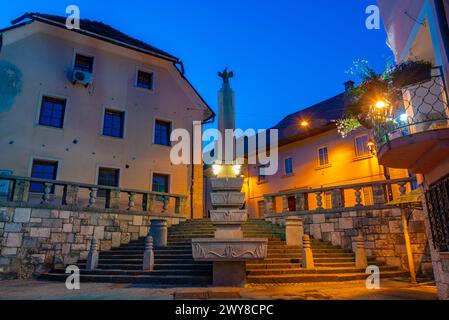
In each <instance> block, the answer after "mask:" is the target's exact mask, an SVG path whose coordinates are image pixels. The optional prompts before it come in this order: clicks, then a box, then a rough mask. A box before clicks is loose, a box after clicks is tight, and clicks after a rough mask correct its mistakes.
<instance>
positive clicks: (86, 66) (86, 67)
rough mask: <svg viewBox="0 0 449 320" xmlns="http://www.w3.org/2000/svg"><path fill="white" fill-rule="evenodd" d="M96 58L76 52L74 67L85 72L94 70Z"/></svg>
mask: <svg viewBox="0 0 449 320" xmlns="http://www.w3.org/2000/svg"><path fill="white" fill-rule="evenodd" d="M93 68H94V58H93V57H89V56H85V55H82V54H78V53H77V54H76V56H75V65H74V69H75V70H79V71H84V72H90V73H92V72H93Z"/></svg>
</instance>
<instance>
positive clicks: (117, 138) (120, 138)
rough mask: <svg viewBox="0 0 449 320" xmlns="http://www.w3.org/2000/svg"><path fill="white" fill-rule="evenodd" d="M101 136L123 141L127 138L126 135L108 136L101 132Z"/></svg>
mask: <svg viewBox="0 0 449 320" xmlns="http://www.w3.org/2000/svg"><path fill="white" fill-rule="evenodd" d="M100 136H101V137H103V138H106V139H111V140H117V141H123V140H125V137H114V136H107V135H105V134H100Z"/></svg>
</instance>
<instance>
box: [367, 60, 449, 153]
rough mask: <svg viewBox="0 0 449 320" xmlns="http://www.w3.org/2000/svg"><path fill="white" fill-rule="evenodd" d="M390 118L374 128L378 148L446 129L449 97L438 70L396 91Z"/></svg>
mask: <svg viewBox="0 0 449 320" xmlns="http://www.w3.org/2000/svg"><path fill="white" fill-rule="evenodd" d="M395 95H396V98H395V99H396V101H392V103H393V106H392V110H391V112H392V114H391V116H390V117H388V119H385V121H381V122H379V123H378V124H377V125H376V126H375V128H374V135H375V138H376V143H377V147H378V148H380V147H382V146H383V145H384V144H386V143H388V141H391V140H393V139H396V138H399V137H402V136H408V135H411V134H415V133H419V132H424V131H429V130H435V129H442V128H449V105H448V94H447V90H446V86H445V81H444V75H443V71H442V68H441V67H435V68H433V69H432V74H431V77H430V78H429V79H428V80H426V81H423V82H420V83H415V84H410V85H407V86H405V87H403V88H398V89H397V90H396V92H395Z"/></svg>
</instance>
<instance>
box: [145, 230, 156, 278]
mask: <svg viewBox="0 0 449 320" xmlns="http://www.w3.org/2000/svg"><path fill="white" fill-rule="evenodd" d="M143 271H154V250H153V238H152V237H151V236H150V235H148V236H147V237H146V239H145V252H144V254H143Z"/></svg>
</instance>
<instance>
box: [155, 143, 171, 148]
mask: <svg viewBox="0 0 449 320" xmlns="http://www.w3.org/2000/svg"><path fill="white" fill-rule="evenodd" d="M153 146H158V147H164V148H171V147H172V146H171V145H170V144H168V145H167V144H159V143H154V142H153Z"/></svg>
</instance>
